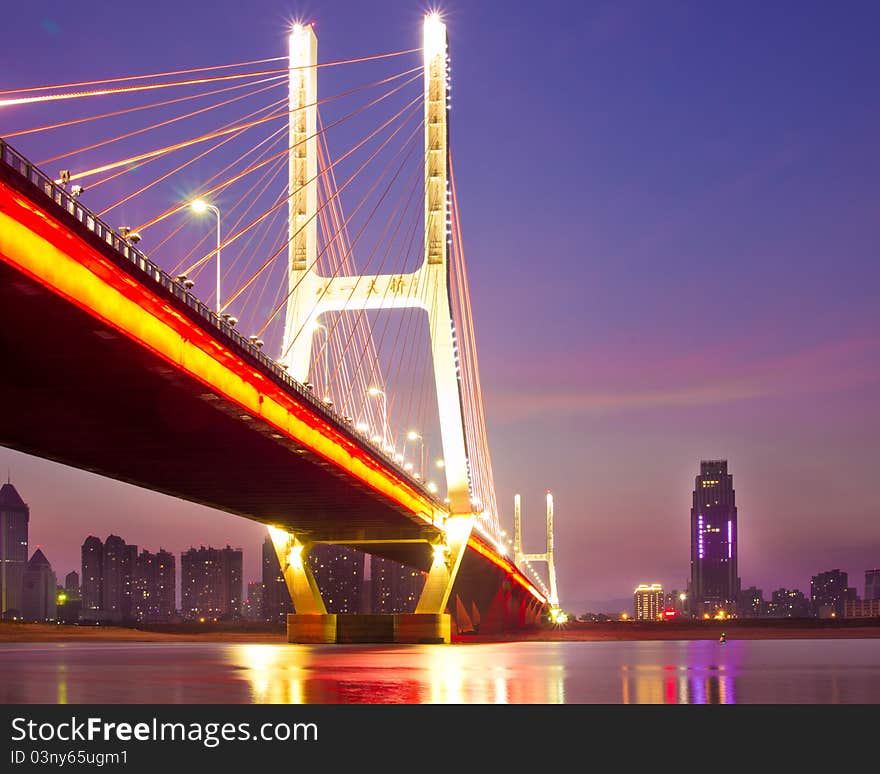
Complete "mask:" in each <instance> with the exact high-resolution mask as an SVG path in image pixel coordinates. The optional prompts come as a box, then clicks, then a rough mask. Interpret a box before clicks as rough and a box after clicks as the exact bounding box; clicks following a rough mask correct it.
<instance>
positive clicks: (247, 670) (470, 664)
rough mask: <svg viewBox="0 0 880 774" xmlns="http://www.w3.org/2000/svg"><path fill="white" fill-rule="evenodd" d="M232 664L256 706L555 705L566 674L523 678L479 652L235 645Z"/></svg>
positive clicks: (545, 672) (498, 657)
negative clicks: (373, 704)
mask: <svg viewBox="0 0 880 774" xmlns="http://www.w3.org/2000/svg"><path fill="white" fill-rule="evenodd" d="M231 661H232V666H233V669H235V670H236V674H238V675H240V676H241V677H242V678H243V679H245V680H246V681H247V683H248V685H249V689H250V695H251V700H252V701H253V702H255V703H261V704H314V703H351V702H357V703H379V704H389V703H412V704H416V703H431V704H523V703H539V704H562V703H564V702H565V688H564V683H565V669H564V667H563V666H562V665H546V666H543V667H541V668H540V670H539V671H537V674H540V675H541V678H540V679H530V680H526V681H524V680H522V665H521V664H519V663H512V664H511V665H509V666H508V665H505V663H504V651H503V649H502V650H498V649H497V648H496V649H494V650H488V649H486V648H481V647H480V646H475V647H474V646H462V647H455V646H453V647H450V646H437V645H413V646H399V645H398V646H389V647H388V648H386V649H381V648H380V649H376V648H375V647H374V646H373V647H369V648H360V647H358V646H351V647H341V646H309V645H241V646H236V647H235V648H234V649H233V650H232V657H231Z"/></svg>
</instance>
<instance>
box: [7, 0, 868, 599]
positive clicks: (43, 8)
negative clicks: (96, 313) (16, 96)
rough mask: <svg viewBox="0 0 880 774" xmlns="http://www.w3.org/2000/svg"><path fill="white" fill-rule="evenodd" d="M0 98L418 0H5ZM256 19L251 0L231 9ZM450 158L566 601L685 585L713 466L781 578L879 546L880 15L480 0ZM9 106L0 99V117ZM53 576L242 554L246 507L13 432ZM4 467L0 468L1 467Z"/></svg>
mask: <svg viewBox="0 0 880 774" xmlns="http://www.w3.org/2000/svg"><path fill="white" fill-rule="evenodd" d="M7 6H8V7H4V11H3V20H4V28H5V34H4V36H3V38H4V42H3V46H2V48H0V88H14V87H22V86H30V85H40V84H44V83H46V84H49V83H61V82H69V81H76V80H85V79H92V78H100V77H107V76H110V75H131V74H140V73H150V72H157V71H161V70H171V69H176V68H178V67H180V68H184V67H198V66H201V65H208V64H220V63H224V62H239V61H244V60H249V59H259V58H264V57H272V56H281V55H283V54H284V53H285V45H286V40H285V37H286V32H287V26H288V25H289V23H290V21H291V20H293V19H295V18H296V19H303V20H314V21H315V22H316V31H317V34H318V36H319V40H320V51H321V54H320V57H319V58H320V59H321V60H322V61H327V60H330V59H337V58H344V57H347V56H361V55H369V54H375V53H381V52H384V51H397V50H401V49H405V48H415V47H418V46H419V45H420V35H421V21H422V17H423V14H424V12H425V10H426V7H425V6H423V5H420V4H419V3H413V2H372V3H363V2H339V1H337V2H325V3H318V2H312V3H299V4H296V3H289V2H266V0H252V1H251V2H248V3H247V4H244V3H241V2H233V1H232V0H213V1H212V2H190V1H189V0H185V1H184V2H180V0H178V1H177V2H168V0H156V1H155V2H150V3H147V4H144V3H137V4H135V3H127V2H112V3H111V2H92V3H88V4H87V5H85V6H84V5H82V4H77V3H56V2H52V3H20V2H19V3H14V4H13V3H9V4H7ZM245 8H246V9H245ZM440 10H441V11H442V12H443V15H444V20H445V21H446V22H447V24H448V28H449V38H450V53H451V57H452V67H453V70H452V82H453V93H454V107H453V112H452V121H453V124H452V130H451V136H452V147H453V153H454V157H455V174H456V183H457V189H458V195H459V198H460V204H461V221H462V228H463V234H464V241H465V246H466V253H467V257H468V269H469V276H470V283H471V297H472V300H473V304H474V315H475V318H476V334H477V342H478V346H479V354H480V368H481V373H482V379H483V389H484V393H485V399H486V413H487V421H488V425H489V440H490V445H491V449H492V455H493V463H494V468H495V477H496V484H497V493H498V499H499V502H500V503H501V505H502V519H503V521H504V523H505V524H506V525H507V526H508V529H509V528H510V526H511V525H512V502H513V495H514V493H516V492H519V493H521V494H522V496H523V504H524V520H525V524H526V528H527V529H526V544H525V550H526V551H528V552H537V551H540V550H543V544H542V520H543V494H544V492H545V491H546V490H551V491H552V492H553V493H554V495H555V498H556V543H557V549H558V551H557V572H558V579H559V586H560V596H561V602H562V604H563V606H564V607H566V608H568V609H570V610H572V611H574V612H577V613H580V612H583V611H585V610H586V609H588V608H589V607H595V606H596V604H595V603H596V601H597V600H609V599H619V598H625V597H629V596H630V595H631V593H632V590H633V588H634V587H635V586H636V585H637V584H639V583H651V582H660V583H662V584H663V585H664V587H665V588H668V589H672V588H677V589H683V588H684V586H685V583H686V580H687V578H688V576H689V572H690V571H689V536H688V527H689V508H690V499H691V491H692V488H693V483H694V477H695V476H696V474H697V473H698V470H699V462H700V460H701V459H715V458H723V459H727V460H728V461H729V469H730V472H731V473H732V474H733V478H734V486H735V489H736V495H737V506H738V509H739V534H740V554H739V574H740V577H741V579H742V583H743V586H744V587H745V586H749V585H756V586H758V587H759V588H762V589H763V590H764V593H765V597H768V598H769V595H770V592H771V591H772V590H773V589H776V588H778V587H780V586H785V587H787V588H792V587H794V588H800V589H801V590H804V591H805V592H806V593H809V581H810V577H811V576H812V575H814V574H815V573H817V572H820V571H823V570H828V569H833V568H840V569H842V570H844V571H847V572H848V573H849V574H850V585H854V586H855V587H856V588H857V590H858V592H859V594H860V595H861V594H862V593H863V590H864V588H863V583H864V570H865V569H867V568H870V567H876V566H880V488H878V486H877V482H878V480H880V476H878V473H877V470H876V467H875V466H876V465H877V464H878V458H880V454H878V451H880V441H878V438H880V402H878V388H880V304H878V289H880V260H878V259H880V255H878V244H880V240H878V236H880V227H878V223H880V186H878V180H880V154H878V151H877V148H878V141H877V138H878V137H880V99H878V96H880V95H878V89H877V74H878V73H880V49H878V47H877V45H876V43H877V40H876V33H877V30H878V28H880V6H878V5H877V4H876V3H871V2H856V1H855V0H853V1H852V2H848V3H845V4H842V5H841V4H837V5H835V4H832V3H820V2H775V3H770V4H768V3H759V2H743V3H736V4H733V3H730V4H718V3H704V2H671V1H670V2H664V3H657V2H651V1H648V0H646V1H645V2H571V3H568V2H545V3H538V4H535V3H529V4H526V3H521V2H515V1H512V2H511V1H508V2H504V3H502V2H463V0H457V1H456V0H450V2H448V3H446V4H445V5H444V6H442V7H441V9H440ZM6 122H7V117H6V115H5V114H4V112H3V110H0V135H2V134H3V131H4V126H5V125H6ZM0 465H2V467H3V468H4V471H3V472H4V474H5V472H6V471H5V468H7V467H8V468H10V471H11V477H12V482H13V483H14V484H15V486H16V487H17V488H18V490H19V492H20V493H21V495H22V497H23V498H24V499H25V501H26V502H28V504H29V505H30V508H31V531H30V535H31V544H32V549H33V548H34V547H36V546H37V545H40V546H41V547H42V548H43V550H44V552H45V553H46V555H47V557H48V558H49V560H50V561H51V562H52V564H53V567H54V569H55V571H56V573H57V574H58V575H59V579H60V578H62V577H63V575H64V574H66V573H67V572H69V571H70V570H71V569H76V570H79V547H80V544H81V543H82V540H83V539H84V538H85V536H86V535H88V534H89V533H92V534H96V535H99V536H100V537H101V538H102V539H103V538H105V537H106V536H107V534H109V533H111V532H113V533H116V534H119V535H121V536H122V537H123V538H124V539H125V540H126V541H128V542H133V543H136V544H138V545H139V546H142V547H145V548H148V549H150V550H154V551H155V550H157V549H158V548H159V547H160V546H161V547H164V548H166V549H168V550H171V551H173V552H175V553H179V552H180V551H181V550H185V549H186V548H188V547H189V546H190V545H196V546H198V545H200V544H204V545H208V544H211V545H223V544H226V543H230V544H232V545H233V546H239V547H241V548H243V550H244V555H245V580H246V581H247V580H252V579H257V578H258V577H259V573H260V565H259V549H260V545H261V543H262V539H263V534H264V530H263V528H262V527H261V526H259V525H257V524H253V523H251V522H248V521H246V520H244V519H239V518H236V517H233V516H229V515H226V514H220V513H216V512H213V511H210V510H208V509H205V508H202V507H199V506H195V505H192V504H189V503H184V502H180V501H175V500H172V499H170V498H167V497H164V496H160V495H157V494H154V493H150V492H146V491H142V490H140V489H136V488H133V487H130V486H127V485H123V484H119V483H116V482H112V481H109V480H107V479H101V478H99V477H96V476H94V475H91V474H87V473H83V472H80V471H75V470H72V469H69V468H65V467H62V466H60V465H57V464H54V463H49V462H46V461H43V460H38V459H34V458H30V457H27V456H25V455H22V454H19V453H17V452H14V451H11V450H5V449H3V450H0ZM4 479H5V475H4Z"/></svg>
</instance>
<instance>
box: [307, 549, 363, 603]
mask: <svg viewBox="0 0 880 774" xmlns="http://www.w3.org/2000/svg"><path fill="white" fill-rule="evenodd" d="M309 564H310V565H311V568H312V572H313V573H314V575H315V582H316V583H317V584H318V588H319V589H320V591H321V595H322V596H323V598H324V605H325V606H326V608H327V612H328V613H360V612H362V611H361V596H362V595H361V586H362V584H363V581H364V554H363V552H362V551H358V550H356V549H354V548H351V547H349V546H335V545H328V544H318V545H316V546H313V547H312V550H311V552H310V553H309Z"/></svg>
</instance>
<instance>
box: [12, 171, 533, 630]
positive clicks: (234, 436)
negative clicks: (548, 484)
mask: <svg viewBox="0 0 880 774" xmlns="http://www.w3.org/2000/svg"><path fill="white" fill-rule="evenodd" d="M3 182H4V181H3V180H2V179H0V193H2V188H3ZM7 190H8V189H7ZM8 201H9V200H8V199H6V200H3V197H0V211H3V210H4V206H5V204H6V202H8ZM12 209H14V207H6V210H7V211H10V212H11V210H12ZM64 214H65V213H62V217H59V218H58V220H59V221H61V222H63V221H64V217H63V215H64ZM50 219H51V216H50ZM63 226H64V228H67V229H69V231H68V232H66V233H67V236H66V237H65V239H72V240H73V241H74V242H76V243H77V244H78V245H82V244H83V243H86V245H89V243H91V242H92V240H91V239H90V237H91V236H92V235H90V234H88V233H84V230H82V229H81V227H80V225H79V224H78V223H64V224H63ZM78 227H79V228H80V229H81V230H80V232H79V234H77V228H78ZM53 228H57V226H53ZM71 232H72V233H71ZM53 239H54V238H53ZM0 244H2V240H0ZM93 246H94V245H93V244H92V245H90V246H88V247H86V249H90V248H91V247H93ZM77 249H79V248H77ZM65 252H67V251H66V250H65ZM0 445H3V446H7V447H9V448H13V449H16V450H18V451H22V452H25V453H28V454H32V455H35V456H38V457H43V458H46V459H51V460H55V461H57V462H60V463H63V464H66V465H70V466H72V467H75V468H79V469H83V470H88V471H91V472H94V473H97V474H99V475H103V476H107V477H110V478H113V479H117V480H121V481H125V482H127V483H130V484H133V485H136V486H140V487H143V488H146V489H150V490H153V491H157V492H161V493H165V494H168V495H170V496H173V497H177V498H181V499H185V500H189V501H192V502H196V503H199V504H201V505H205V506H208V507H212V508H216V509H219V510H222V511H225V512H228V513H231V514H234V515H238V516H242V517H245V518H249V519H252V520H255V521H257V522H262V523H265V524H274V525H277V526H280V527H283V528H286V529H288V530H289V531H292V532H295V533H296V534H298V535H299V536H300V537H301V538H302V539H304V540H306V541H309V540H311V541H314V542H333V543H342V544H348V545H352V546H355V547H358V548H361V549H362V550H365V551H367V552H368V553H372V554H376V555H378V556H384V557H387V558H389V559H393V560H395V561H400V562H402V563H404V564H406V565H408V566H411V567H414V568H418V569H421V570H428V569H429V567H430V564H431V561H432V556H433V552H432V550H431V545H430V542H429V541H433V540H436V538H437V536H438V531H437V528H436V527H435V526H434V525H433V524H431V523H430V522H429V521H427V520H426V519H425V518H424V517H423V516H421V515H417V514H414V513H412V512H411V511H409V510H408V509H407V508H406V507H404V506H402V505H400V504H398V503H397V502H395V501H394V500H393V499H391V498H389V497H387V496H385V495H384V494H382V493H381V492H379V491H377V490H374V489H373V488H372V487H370V486H369V485H368V484H366V483H365V482H362V481H360V480H358V479H356V478H354V477H353V476H351V475H350V474H349V473H348V472H346V471H344V470H342V469H340V468H339V467H338V466H337V465H335V464H333V463H332V462H330V461H328V460H326V459H325V458H324V457H322V456H321V455H319V454H317V453H316V452H315V451H313V450H311V449H309V448H306V447H305V446H304V445H302V444H300V443H298V442H297V441H296V440H294V439H293V438H291V437H290V436H289V435H285V434H284V433H281V432H278V431H277V428H275V427H274V426H273V425H271V424H269V423H268V422H266V421H265V420H264V419H263V418H262V417H260V416H259V415H253V414H251V413H248V412H247V411H246V410H244V409H243V408H242V407H241V406H240V405H239V404H237V403H236V402H235V401H234V400H231V399H229V398H228V396H225V395H224V394H223V392H222V391H221V390H215V389H212V388H209V387H207V386H206V384H205V383H204V382H203V381H200V380H199V379H197V378H195V377H194V376H192V375H191V374H189V373H188V372H186V371H184V370H181V369H179V368H177V367H175V365H174V364H173V363H171V362H169V361H168V359H167V358H165V357H163V356H161V355H160V354H158V353H156V352H154V351H152V350H151V349H149V348H147V347H145V346H144V345H143V344H142V343H141V342H139V341H137V340H136V339H135V338H133V337H130V336H129V335H127V334H126V333H123V332H122V331H121V330H119V329H117V328H116V327H114V326H113V325H111V324H107V323H106V322H105V321H104V320H102V319H101V318H99V317H98V316H95V315H93V314H91V313H90V312H89V311H86V310H85V309H83V308H81V306H80V305H78V304H76V303H73V302H71V301H70V300H68V299H67V298H65V297H63V296H61V295H59V294H58V293H56V292H55V291H54V290H53V289H52V288H51V286H50V285H48V284H44V283H43V281H41V279H40V278H38V277H32V276H30V275H29V274H28V273H26V272H25V271H23V270H21V269H20V268H19V266H18V265H16V264H15V261H14V260H10V259H9V258H8V257H7V256H6V255H4V254H3V251H2V249H0ZM401 540H405V541H409V542H399V541H401ZM469 546H470V547H469V549H468V550H467V551H466V552H465V556H464V558H463V559H462V564H461V567H460V571H459V575H458V577H457V580H456V583H455V586H454V589H453V595H452V597H451V598H450V602H449V606H448V611H449V613H450V614H451V615H452V617H453V626H454V629H453V630H454V631H458V632H467V631H470V630H479V631H481V632H482V631H498V630H503V629H510V628H517V627H520V626H523V625H528V624H529V623H532V622H534V621H535V620H536V618H537V616H539V615H540V612H541V611H542V609H543V605H542V602H541V601H539V600H538V599H537V598H536V596H535V595H534V594H532V593H529V591H528V590H527V589H526V585H527V584H524V582H523V581H522V579H521V576H519V577H514V576H513V575H512V573H511V566H510V565H509V563H507V562H505V561H504V560H499V559H498V558H497V557H495V556H493V555H492V554H491V552H489V551H486V550H485V548H484V547H483V544H481V543H480V541H479V540H478V539H476V538H472V539H471V541H470V543H469ZM514 572H515V571H514Z"/></svg>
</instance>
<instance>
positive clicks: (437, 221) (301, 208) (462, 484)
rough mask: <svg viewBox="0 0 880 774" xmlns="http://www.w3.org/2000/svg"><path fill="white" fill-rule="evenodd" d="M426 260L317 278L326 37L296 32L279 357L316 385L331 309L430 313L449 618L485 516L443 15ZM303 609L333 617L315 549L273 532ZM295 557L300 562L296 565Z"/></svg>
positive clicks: (441, 573)
mask: <svg viewBox="0 0 880 774" xmlns="http://www.w3.org/2000/svg"><path fill="white" fill-rule="evenodd" d="M423 35H424V43H423V46H424V111H425V192H426V193H425V240H424V245H425V255H424V260H423V262H422V264H421V265H420V266H419V268H418V269H416V270H415V271H414V272H411V273H402V274H373V275H363V276H344V277H340V276H336V277H333V278H332V279H331V278H327V277H322V276H320V275H319V274H318V272H317V259H318V245H317V222H318V218H317V176H318V174H319V170H318V141H317V116H318V112H317V110H318V109H317V102H318V96H317V64H318V60H317V39H316V37H315V33H314V30H313V28H312V27H311V26H304V25H296V26H295V27H294V29H293V32H292V34H291V35H290V60H289V61H290V96H289V110H290V152H289V184H290V194H291V195H290V198H289V200H288V214H289V243H288V262H289V272H288V282H289V289H290V295H289V299H288V304H287V310H286V317H285V326H284V339H283V345H282V353H281V357H280V358H279V359H280V361H281V362H283V363H284V364H285V365H286V366H287V369H288V373H289V374H290V375H291V376H292V377H293V378H294V379H296V380H297V381H300V382H306V381H308V377H309V371H310V368H311V358H312V340H313V337H314V335H315V333H316V330H317V328H318V326H317V325H316V323H318V322H319V319H320V317H321V315H323V314H324V313H326V312H337V311H349V312H358V311H360V310H393V309H406V308H418V309H422V310H424V311H425V312H426V313H427V318H428V328H429V333H430V340H431V354H432V359H433V364H434V377H435V382H436V393H437V406H438V410H439V419H440V432H441V440H442V444H443V459H444V462H445V475H446V495H447V497H448V500H449V516H448V517H447V518H446V519H445V523H444V532H443V536H442V539H441V540H440V541H439V542H438V543H437V544H436V545H435V546H434V560H433V564H432V566H431V569H430V571H429V573H428V577H427V579H426V582H425V587H424V590H423V592H422V596H421V598H420V599H419V602H418V605H417V606H416V613H427V614H433V615H437V614H442V613H443V611H444V610H445V608H446V604H447V602H448V599H449V595H450V592H451V588H452V582H453V581H454V579H455V576H456V574H457V572H458V567H459V565H460V563H461V558H462V556H463V555H464V551H465V549H466V547H467V541H468V538H469V536H470V533H471V529H472V527H473V522H474V518H475V514H474V512H473V510H474V506H473V504H472V502H471V497H472V491H471V482H470V475H469V468H468V458H467V448H466V442H465V432H464V418H463V409H462V405H463V404H462V397H461V386H460V377H459V370H458V363H457V354H456V352H457V347H456V341H455V330H454V324H453V319H452V307H451V301H450V296H449V248H450V240H451V226H450V220H451V219H450V212H449V208H450V199H451V194H450V190H449V155H448V136H449V135H448V123H447V119H448V102H447V90H448V82H447V79H448V57H447V36H446V25H445V24H444V23H443V22H442V21H441V20H440V18H439V17H438V16H437V15H436V14H433V13H432V14H428V15H427V16H426V17H425V22H424V30H423ZM272 535H273V540H274V542H275V548H276V551H277V553H278V557H279V560H280V562H281V566H282V569H283V571H284V573H285V577H286V578H287V582H288V588H289V589H290V590H291V595H292V597H293V601H294V606H295V607H296V610H297V612H302V613H317V614H325V613H326V610H325V609H324V605H323V602H322V601H321V599H320V594H318V593H317V590H316V586H315V584H314V579H313V578H311V573H310V571H309V570H308V565H307V563H304V562H303V561H302V559H304V558H305V556H306V555H307V553H308V548H309V547H308V545H304V544H301V543H300V542H299V540H298V538H297V537H296V536H294V535H292V534H288V533H284V532H282V531H280V530H274V531H273V532H272ZM291 557H292V558H291Z"/></svg>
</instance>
